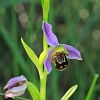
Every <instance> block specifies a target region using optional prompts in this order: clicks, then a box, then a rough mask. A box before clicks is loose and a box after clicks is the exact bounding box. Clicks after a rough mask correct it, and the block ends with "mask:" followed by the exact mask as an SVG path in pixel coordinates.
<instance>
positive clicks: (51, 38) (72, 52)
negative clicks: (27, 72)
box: [42, 21, 82, 74]
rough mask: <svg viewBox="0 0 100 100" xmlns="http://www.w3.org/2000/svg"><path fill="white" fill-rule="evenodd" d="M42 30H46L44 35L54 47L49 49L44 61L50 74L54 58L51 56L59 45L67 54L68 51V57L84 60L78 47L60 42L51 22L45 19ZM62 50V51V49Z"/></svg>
mask: <svg viewBox="0 0 100 100" xmlns="http://www.w3.org/2000/svg"><path fill="white" fill-rule="evenodd" d="M42 30H43V32H44V35H45V37H46V41H47V43H48V45H50V46H51V47H53V48H54V49H52V48H51V49H49V50H48V53H47V57H46V59H45V61H44V66H45V68H46V70H47V72H48V74H49V73H50V72H51V70H52V66H51V62H52V60H51V58H50V57H51V55H52V54H53V51H54V52H58V51H57V49H56V48H57V47H58V46H61V49H62V50H63V51H64V53H66V54H67V53H68V56H67V58H68V59H77V60H82V57H81V53H80V52H79V51H78V50H77V49H75V48H74V47H72V46H71V45H67V44H59V43H58V39H57V37H56V35H55V34H54V33H53V32H52V26H51V24H49V23H47V22H45V21H43V23H42ZM65 49H66V50H65ZM60 52H62V51H60Z"/></svg>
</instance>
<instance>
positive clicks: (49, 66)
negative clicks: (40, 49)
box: [44, 49, 53, 74]
mask: <svg viewBox="0 0 100 100" xmlns="http://www.w3.org/2000/svg"><path fill="white" fill-rule="evenodd" d="M52 53H53V50H52V49H50V50H48V54H47V58H46V59H45V61H44V66H45V68H46V70H47V72H48V74H49V73H50V72H51V70H52V66H51V55H52Z"/></svg>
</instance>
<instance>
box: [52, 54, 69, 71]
mask: <svg viewBox="0 0 100 100" xmlns="http://www.w3.org/2000/svg"><path fill="white" fill-rule="evenodd" d="M67 56H68V54H66V53H64V52H55V53H54V54H53V55H52V61H53V62H54V63H55V67H56V68H57V69H58V70H64V69H66V68H67V66H68V60H67Z"/></svg>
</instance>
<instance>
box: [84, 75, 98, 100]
mask: <svg viewBox="0 0 100 100" xmlns="http://www.w3.org/2000/svg"><path fill="white" fill-rule="evenodd" d="M98 78H99V75H98V74H95V75H94V78H93V81H92V84H91V86H90V89H89V91H88V94H87V96H86V99H85V100H91V97H92V94H93V91H94V88H95V85H96V82H97V79H98Z"/></svg>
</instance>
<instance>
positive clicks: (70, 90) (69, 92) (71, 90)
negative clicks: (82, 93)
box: [61, 85, 78, 100]
mask: <svg viewBox="0 0 100 100" xmlns="http://www.w3.org/2000/svg"><path fill="white" fill-rule="evenodd" d="M77 87H78V85H74V86H72V87H71V88H70V89H69V90H68V91H67V92H66V93H65V95H64V96H63V97H62V98H61V100H68V99H69V98H70V97H71V96H72V94H73V93H74V92H75V90H76V89H77Z"/></svg>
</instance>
